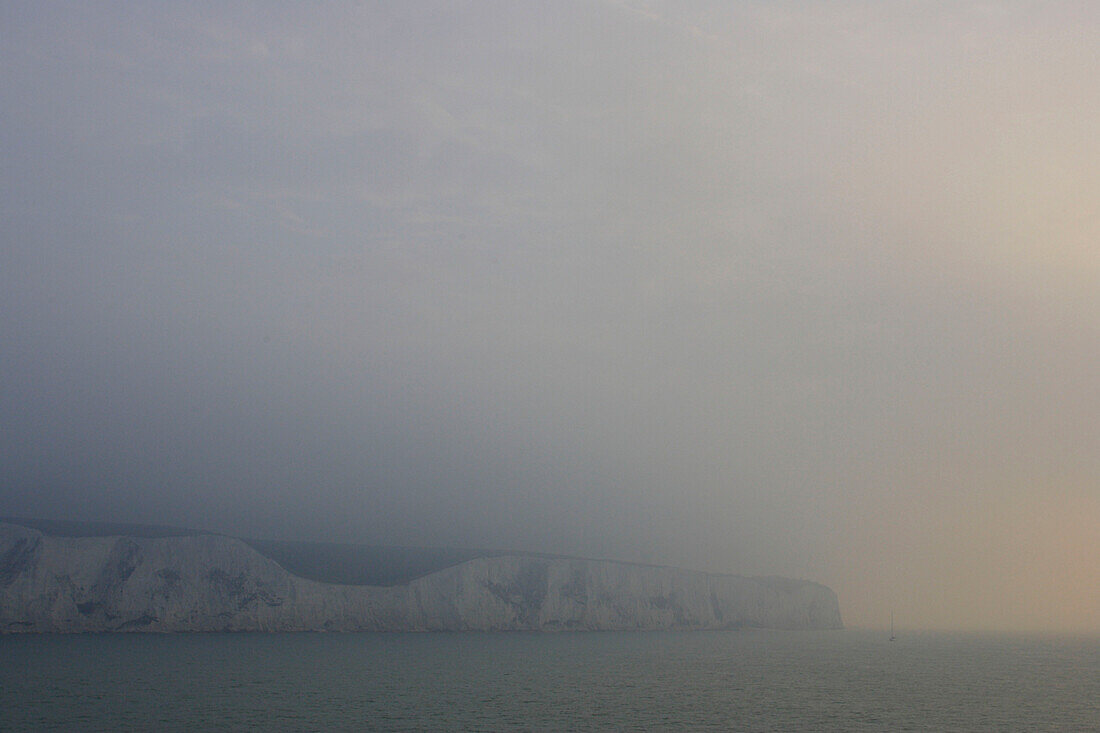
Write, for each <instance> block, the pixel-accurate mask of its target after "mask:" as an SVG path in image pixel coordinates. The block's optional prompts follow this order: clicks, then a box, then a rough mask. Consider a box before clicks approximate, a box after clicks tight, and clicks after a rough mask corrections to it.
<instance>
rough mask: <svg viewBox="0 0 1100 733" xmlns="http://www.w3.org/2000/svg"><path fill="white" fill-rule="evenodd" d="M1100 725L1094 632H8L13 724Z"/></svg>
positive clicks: (5, 695) (0, 643) (1, 689)
mask: <svg viewBox="0 0 1100 733" xmlns="http://www.w3.org/2000/svg"><path fill="white" fill-rule="evenodd" d="M49 729H62V730H196V729H198V730H201V729H219V730H226V729H234V730H439V731H444V730H487V731H496V730H746V731H755V730H760V731H766V730H889V731H904V730H948V731H971V730H973V731H995V730H1006V731H1007V730H1011V731H1033V730H1060V731H1063V730H1064V731H1080V730H1096V731H1100V638H1088V637H1062V636H1007V635H947V634H931V633H925V634H911V635H903V636H901V637H900V638H899V639H898V641H896V642H893V643H890V642H888V641H887V640H886V638H885V635H884V634H878V633H871V632H864V631H824V632H816V631H815V632H802V631H796V632H790V631H788V632H782V631H729V632H655V633H575V634H569V633H562V634H527V633H471V634H194V635H163V636H162V635H144V634H133V635H77V636H6V637H0V730H4V731H8V730H49Z"/></svg>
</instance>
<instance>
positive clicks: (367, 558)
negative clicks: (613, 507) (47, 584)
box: [0, 517, 508, 585]
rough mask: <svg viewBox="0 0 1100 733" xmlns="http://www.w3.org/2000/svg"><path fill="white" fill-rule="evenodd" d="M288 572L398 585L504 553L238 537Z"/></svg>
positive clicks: (95, 527) (60, 526) (146, 527)
mask: <svg viewBox="0 0 1100 733" xmlns="http://www.w3.org/2000/svg"><path fill="white" fill-rule="evenodd" d="M0 522H8V523H10V524H18V525H21V526H23V527H30V528H31V529H36V530H38V531H39V532H41V533H42V534H45V535H51V536H54V537H115V536H124V537H144V538H160V537H190V536H195V535H199V534H211V533H208V532H200V531H198V530H194V529H186V528H183V527H169V526H164V525H152V524H126V523H120V522H76V521H64V520H53V519H25V518H22V517H0ZM239 539H241V541H243V542H245V543H247V544H249V545H251V546H252V547H253V548H254V549H255V550H256V551H257V552H259V553H260V554H262V555H265V556H266V557H268V558H270V559H271V560H274V561H275V562H277V563H278V564H279V565H281V566H282V567H283V568H284V569H285V570H286V571H287V572H290V573H293V574H294V575H297V576H299V577H301V578H305V579H307V580H315V581H318V582H320V583H339V584H342V585H401V584H404V583H407V582H409V581H410V580H413V579H415V578H418V577H420V576H422V575H427V574H428V573H433V572H435V571H437V570H442V569H444V568H447V567H450V566H452V565H458V564H459V563H462V562H466V561H467V560H472V559H474V558H477V557H488V556H493V555H504V554H508V553H505V552H502V551H493V550H470V549H462V548H450V547H389V546H380V545H353V544H340V543H336V542H289V541H283V540H256V539H247V538H243V537H242V538H239Z"/></svg>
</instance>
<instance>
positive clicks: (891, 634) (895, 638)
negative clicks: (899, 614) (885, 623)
mask: <svg viewBox="0 0 1100 733" xmlns="http://www.w3.org/2000/svg"><path fill="white" fill-rule="evenodd" d="M897 640H898V637H896V636H894V612H893V611H891V612H890V641H897Z"/></svg>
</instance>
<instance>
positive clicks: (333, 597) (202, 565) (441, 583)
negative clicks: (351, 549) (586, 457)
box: [0, 523, 841, 633]
mask: <svg viewBox="0 0 1100 733" xmlns="http://www.w3.org/2000/svg"><path fill="white" fill-rule="evenodd" d="M739 627H767V628H786V629H832V628H841V619H840V608H839V605H838V603H837V598H836V595H835V594H834V593H833V592H832V591H831V590H830V589H829V588H827V587H825V586H823V585H819V584H817V583H811V582H809V581H796V580H789V579H785V578H747V577H740V576H735V575H716V574H710V573H700V572H692V571H688V570H680V569H676V568H665V567H652V566H643V565H633V564H629V563H619V562H610V561H604V560H584V559H575V558H546V557H535V556H524V555H498V556H493V557H479V558H476V559H471V560H467V561H465V562H462V563H460V564H457V565H454V566H452V567H448V568H445V569H442V570H438V571H436V572H432V573H430V574H428V575H424V576H422V577H419V578H416V579H414V580H411V581H409V582H408V583H406V584H403V585H394V586H388V587H381V586H357V585H336V584H329V583H319V582H315V581H311V580H306V579H304V578H301V577H298V576H296V575H292V574H291V573H289V572H287V571H286V570H284V569H283V568H282V567H281V566H280V565H279V564H278V563H276V562H275V561H273V560H271V559H269V558H267V557H265V556H264V555H262V554H260V553H259V552H257V551H256V550H255V549H253V548H252V547H250V546H249V545H248V544H246V543H245V542H243V541H241V540H238V539H235V538H232V537H224V536H220V535H203V534H199V535H193V536H171V537H131V536H115V537H53V536H46V535H43V534H42V533H41V532H39V531H38V530H35V529H31V528H28V527H23V526H19V525H14V524H5V523H0V633H19V632H61V633H69V632H85V631H97V632H98V631H160V632H182V631H436V630H438V631H466V630H471V631H473V630H479V631H490V630H515V631H552V630H627V629H637V630H656V629H726V628H739Z"/></svg>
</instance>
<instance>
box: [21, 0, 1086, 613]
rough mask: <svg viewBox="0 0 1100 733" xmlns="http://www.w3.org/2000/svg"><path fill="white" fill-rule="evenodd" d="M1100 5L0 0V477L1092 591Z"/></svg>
mask: <svg viewBox="0 0 1100 733" xmlns="http://www.w3.org/2000/svg"><path fill="white" fill-rule="evenodd" d="M1098 48H1100V5H1098V4H1096V3H1092V2H1088V1H1087V0H1081V1H1080V2H1049V3H1034V2H1022V1H1021V2H1012V1H1008V2H912V3H907V2H896V3H881V2H855V1H853V0H841V1H839V2H829V3H825V2H822V3H816V2H737V3H729V2H713V3H705V2H667V3H655V2H653V3H651V2H641V1H638V2H635V1H634V0H623V1H621V2H620V1H607V2H600V1H599V0H590V1H587V2H569V1H568V0H562V1H561V2H554V3H524V2H488V1H487V2H460V1H452V0H447V1H443V2H401V3H343V4H340V3H330V4H321V5H318V4H312V3H285V4H284V3H277V2H264V3H223V2H210V3H202V2H196V3H173V4H163V3H157V4H149V3H133V4H121V3H94V4H89V3H53V2H9V3H3V4H2V5H0V109H2V110H3V112H2V114H0V221H2V222H3V225H2V226H0V375H2V381H0V515H4V514H6V515H16V516H30V517H38V518H50V519H89V520H99V521H126V522H148V523H157V524H174V525H181V526H187V527H194V528H199V529H206V530H210V531H218V532H227V533H232V534H237V535H243V536H252V537H263V538H275V539H309V540H330V541H345V542H362V543H371V544H396V545H406V546H460V547H478V548H494V549H516V550H523V551H537V552H550V553H561V554H569V555H581V556H591V557H605V558H613V559H619V560H626V561H632V562H645V563H657V564H667V565H676V566H683V567H689V568H694V569H700V570H707V571H713V572H732V573H739V574H746V575H784V576H789V577H796V578H807V579H812V580H815V581H818V582H822V583H825V584H827V585H829V586H830V587H832V588H833V589H834V590H835V591H836V592H837V594H838V596H839V598H840V603H841V610H842V613H843V615H844V618H845V622H846V623H847V624H848V625H850V626H866V627H882V626H885V625H888V623H889V616H890V613H891V612H893V613H894V614H895V617H896V623H897V626H898V627H899V628H957V629H1003V630H1021V629H1022V630H1064V631H1086V632H1097V631H1100V483H1098V480H1100V426H1098V420H1097V416H1098V415H1100V380H1098V379H1097V376H1096V373H1097V371H1098V370H1097V367H1098V366H1100V178H1098V177H1097V171H1100V135H1097V134H1096V131H1097V130H1098V129H1100V85H1098V84H1097V82H1096V80H1097V79H1098V78H1100V52H1098V51H1097V49H1098Z"/></svg>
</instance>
